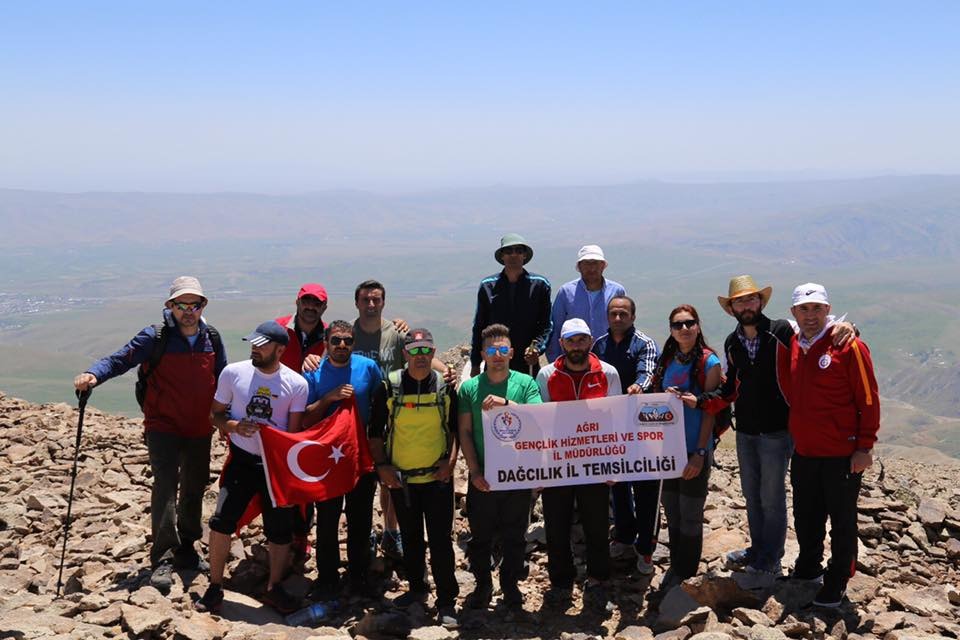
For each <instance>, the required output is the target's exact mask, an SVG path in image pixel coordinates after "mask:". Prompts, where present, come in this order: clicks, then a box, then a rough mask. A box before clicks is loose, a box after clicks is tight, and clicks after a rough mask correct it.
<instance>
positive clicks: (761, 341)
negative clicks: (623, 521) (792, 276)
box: [688, 275, 854, 576]
mask: <svg viewBox="0 0 960 640" xmlns="http://www.w3.org/2000/svg"><path fill="white" fill-rule="evenodd" d="M772 293H773V288H772V287H769V286H767V287H763V288H761V287H758V286H757V283H756V282H754V280H753V278H752V277H751V276H749V275H741V276H736V277H734V278H732V279H731V280H730V284H729V286H728V289H727V295H726V297H724V296H717V301H718V302H719V303H720V306H721V307H722V308H723V310H724V311H726V312H727V313H728V314H729V315H731V316H733V317H734V318H736V319H737V327H736V329H735V330H734V331H733V332H732V333H731V334H730V335H729V336H727V339H726V342H725V343H724V351H725V353H726V360H727V378H726V380H725V381H724V382H723V384H721V386H720V387H718V388H717V389H716V390H715V391H712V392H708V393H704V394H703V395H701V396H700V404H699V406H700V407H702V408H705V409H707V410H708V411H716V410H719V409H720V408H722V407H723V406H725V405H726V404H728V403H729V402H732V401H734V400H736V402H735V414H736V422H737V434H736V441H737V460H738V462H739V465H740V486H741V489H742V491H743V496H744V500H745V501H746V505H747V523H748V526H749V531H750V546H749V547H747V548H745V549H737V550H734V551H731V552H730V553H728V554H727V562H728V563H729V564H731V565H733V566H735V567H745V568H746V570H747V571H748V572H751V573H756V574H760V575H766V576H776V575H779V574H780V571H781V567H780V559H781V558H782V557H783V553H784V541H785V539H786V533H787V498H786V487H785V478H786V474H787V465H788V463H789V461H790V455H791V453H792V452H793V441H792V439H791V437H790V434H789V432H788V430H787V419H788V415H789V408H788V406H787V403H786V401H785V400H784V398H783V395H782V394H781V391H780V385H779V384H778V382H777V370H776V361H777V348H778V345H779V346H785V345H789V344H790V340H791V339H792V338H793V336H794V334H795V333H796V331H795V328H794V327H793V325H792V324H791V323H790V322H788V321H787V320H771V319H770V318H768V317H767V316H766V315H764V313H763V309H764V308H765V307H766V306H767V303H768V302H769V301H770V296H771V295H772ZM832 331H833V339H834V340H835V341H836V342H838V343H839V344H846V343H847V342H848V341H850V340H851V339H852V338H853V335H854V329H853V326H852V325H850V324H847V323H837V324H836V325H835V326H834V328H833V329H832ZM688 404H689V403H688Z"/></svg>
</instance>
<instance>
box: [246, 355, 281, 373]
mask: <svg viewBox="0 0 960 640" xmlns="http://www.w3.org/2000/svg"><path fill="white" fill-rule="evenodd" d="M250 361H251V362H252V363H253V366H255V367H259V368H260V369H268V368H270V367H272V366H273V365H275V364H276V363H277V354H276V353H274V354H273V355H272V356H270V357H264V356H261V355H260V354H259V353H252V354H250Z"/></svg>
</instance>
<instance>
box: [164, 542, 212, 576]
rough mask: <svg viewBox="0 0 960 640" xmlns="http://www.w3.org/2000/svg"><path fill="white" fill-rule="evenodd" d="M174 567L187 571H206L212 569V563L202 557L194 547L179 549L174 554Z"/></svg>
mask: <svg viewBox="0 0 960 640" xmlns="http://www.w3.org/2000/svg"><path fill="white" fill-rule="evenodd" d="M173 567H174V568H175V569H183V570H185V571H200V572H203V573H206V572H207V571H209V570H210V564H209V563H208V562H207V561H206V560H204V559H203V558H201V557H200V554H199V553H197V552H196V551H194V550H193V548H192V547H191V548H189V549H184V548H182V547H181V548H180V549H177V550H176V551H175V552H174V554H173Z"/></svg>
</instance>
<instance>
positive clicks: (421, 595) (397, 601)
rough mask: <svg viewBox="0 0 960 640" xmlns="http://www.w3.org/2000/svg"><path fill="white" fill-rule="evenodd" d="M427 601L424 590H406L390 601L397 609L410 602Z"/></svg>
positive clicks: (404, 606) (406, 605)
mask: <svg viewBox="0 0 960 640" xmlns="http://www.w3.org/2000/svg"><path fill="white" fill-rule="evenodd" d="M426 601H427V592H426V591H407V592H406V593H403V594H400V595H399V596H397V597H396V598H394V599H393V600H392V601H391V604H392V605H393V606H395V607H397V608H399V609H406V608H407V607H409V606H410V605H412V604H421V605H422V604H424V603H425V602H426Z"/></svg>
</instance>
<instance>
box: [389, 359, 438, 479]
mask: <svg viewBox="0 0 960 640" xmlns="http://www.w3.org/2000/svg"><path fill="white" fill-rule="evenodd" d="M403 371H404V370H403V369H396V370H394V371H391V372H390V373H389V374H387V379H386V380H384V384H385V385H387V393H388V394H389V395H390V397H391V398H393V405H392V406H391V407H390V419H389V420H387V426H386V428H385V430H384V434H383V438H384V441H385V443H386V453H387V460H392V459H393V451H392V450H393V437H392V435H393V434H392V431H393V425H394V424H395V423H396V419H397V416H398V415H399V414H400V409H402V408H404V407H409V408H414V407H436V408H437V411H438V412H439V413H440V428H441V429H443V437H444V439H447V438H448V436H449V433H450V431H449V429H448V428H447V403H446V402H444V397H443V396H444V394H445V393H446V391H447V381H446V380H444V379H443V376H442V375H440V374H439V373H438V372H436V371H431V373H432V374H433V376H434V378H435V379H436V381H437V391H436V394H435V395H433V401H431V402H418V403H416V404H411V403H409V402H408V403H406V404H404V403H401V402H400V400H401V398H403V383H402V382H401V380H402V377H403Z"/></svg>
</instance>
